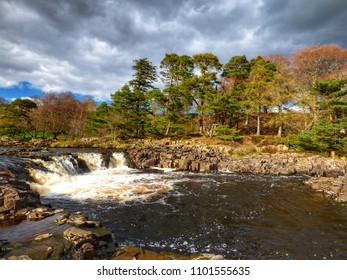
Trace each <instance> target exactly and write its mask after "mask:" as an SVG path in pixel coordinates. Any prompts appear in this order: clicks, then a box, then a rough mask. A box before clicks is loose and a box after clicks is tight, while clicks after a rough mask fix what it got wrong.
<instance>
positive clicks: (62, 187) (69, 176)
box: [31, 153, 173, 202]
mask: <svg viewBox="0 0 347 280" xmlns="http://www.w3.org/2000/svg"><path fill="white" fill-rule="evenodd" d="M78 158H80V159H83V160H84V161H85V162H86V164H87V166H88V168H89V169H90V170H92V171H91V172H90V173H86V174H78V170H77V165H75V161H76V158H75V157H73V156H57V157H53V160H52V161H49V162H47V161H43V160H39V162H40V163H41V164H43V165H44V166H45V167H46V168H47V170H38V169H33V170H32V172H31V173H32V174H31V175H32V177H33V178H34V180H35V182H36V183H33V184H32V188H33V189H35V190H37V191H38V192H39V193H40V194H41V195H42V196H44V197H50V198H52V197H65V198H71V199H77V200H85V199H96V200H100V199H101V200H113V201H117V202H129V201H142V200H146V199H149V198H151V197H153V196H156V195H158V194H161V193H164V192H167V191H169V190H171V189H172V188H173V180H171V179H170V178H168V177H167V178H165V174H159V173H143V172H138V171H136V170H134V169H131V168H129V167H127V166H126V163H125V159H124V156H123V155H122V154H120V153H114V154H113V155H112V158H111V160H110V168H108V169H107V168H106V167H105V166H104V165H103V159H102V155H101V154H97V153H88V154H87V153H86V154H78Z"/></svg>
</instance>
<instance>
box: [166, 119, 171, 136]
mask: <svg viewBox="0 0 347 280" xmlns="http://www.w3.org/2000/svg"><path fill="white" fill-rule="evenodd" d="M170 128H171V122H170V121H169V122H168V124H167V127H166V132H165V136H168V135H169V134H170Z"/></svg>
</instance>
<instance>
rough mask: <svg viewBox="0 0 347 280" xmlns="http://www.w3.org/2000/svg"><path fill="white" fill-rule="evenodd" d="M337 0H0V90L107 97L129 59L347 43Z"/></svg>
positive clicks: (342, 2) (225, 56) (346, 11)
mask: <svg viewBox="0 0 347 280" xmlns="http://www.w3.org/2000/svg"><path fill="white" fill-rule="evenodd" d="M346 26H347V1H346V0H305V1H303V0H242V1H241V0H238V1H236V0H214V1H210V0H208V1H207V0H185V1H184V0H98V1H95V0H54V1H47V0H1V1H0V97H1V96H2V97H6V98H11V97H18V95H23V96H25V95H32V94H37V93H39V92H41V91H44V92H47V91H60V90H70V91H72V92H75V93H80V94H83V95H84V94H86V95H92V96H94V97H95V98H96V99H98V100H106V99H108V98H109V94H110V93H111V92H114V91H115V90H117V89H119V88H120V87H122V85H123V84H124V83H126V82H127V81H128V80H129V79H130V78H131V75H132V72H131V65H132V63H133V60H134V59H138V58H144V57H147V58H148V59H149V60H150V61H152V62H153V64H154V65H159V63H160V61H161V59H162V58H163V57H164V55H165V53H172V52H175V53H178V54H188V55H193V54H196V53H201V52H212V53H214V54H216V55H217V56H218V57H219V59H220V61H221V62H222V63H225V62H227V61H228V60H229V59H230V58H231V57H232V56H234V55H243V54H245V55H247V57H248V58H249V59H250V58H252V57H253V56H256V55H265V54H271V53H283V54H290V53H291V52H292V51H295V50H299V49H300V48H303V47H305V46H308V45H312V44H330V43H336V44H339V45H340V46H341V47H344V48H347V31H346Z"/></svg>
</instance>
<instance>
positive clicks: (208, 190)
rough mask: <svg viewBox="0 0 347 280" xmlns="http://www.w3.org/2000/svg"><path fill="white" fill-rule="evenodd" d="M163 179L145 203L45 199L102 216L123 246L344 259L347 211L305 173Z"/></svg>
mask: <svg viewBox="0 0 347 280" xmlns="http://www.w3.org/2000/svg"><path fill="white" fill-rule="evenodd" d="M165 176H166V177H165V180H166V181H169V180H172V181H173V183H172V187H171V188H170V190H168V191H166V192H162V193H158V194H157V195H153V196H151V197H149V198H147V199H145V200H135V201H123V202H119V201H118V202H117V201H114V200H107V199H103V200H92V199H80V200H74V199H70V198H68V197H54V196H53V197H50V198H46V199H45V201H46V202H49V203H51V204H52V206H54V207H59V208H64V209H66V210H70V211H82V212H84V213H85V214H86V215H87V216H88V217H89V218H90V219H96V220H100V221H102V222H103V225H104V226H105V227H108V228H110V229H112V230H113V232H114V235H115V237H116V240H117V241H118V243H119V244H120V245H124V244H134V245H137V246H142V247H145V248H149V249H151V250H157V251H172V252H177V253H181V254H192V253H198V252H207V253H214V254H221V255H223V256H224V257H225V258H227V259H347V208H346V207H344V206H342V205H340V204H338V203H336V202H334V201H332V200H331V199H328V198H325V197H323V196H322V195H321V194H318V193H314V192H312V191H311V190H310V189H309V188H308V187H306V186H305V185H304V184H303V180H304V178H302V177H278V176H277V177H275V176H261V175H251V174H210V175H206V174H188V173H175V172H171V173H168V174H167V175H165ZM177 178H179V180H177Z"/></svg>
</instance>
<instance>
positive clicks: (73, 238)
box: [63, 227, 96, 247]
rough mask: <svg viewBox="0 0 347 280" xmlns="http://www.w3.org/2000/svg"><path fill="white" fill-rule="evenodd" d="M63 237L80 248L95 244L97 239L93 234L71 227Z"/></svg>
mask: <svg viewBox="0 0 347 280" xmlns="http://www.w3.org/2000/svg"><path fill="white" fill-rule="evenodd" d="M63 236H64V237H65V238H66V239H67V240H69V241H70V242H71V243H72V244H73V245H74V246H75V247H80V246H82V245H83V244H84V243H87V242H94V241H95V239H96V236H95V234H94V233H93V232H91V231H88V230H84V229H80V228H77V227H70V228H68V229H66V230H65V231H64V233H63Z"/></svg>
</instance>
